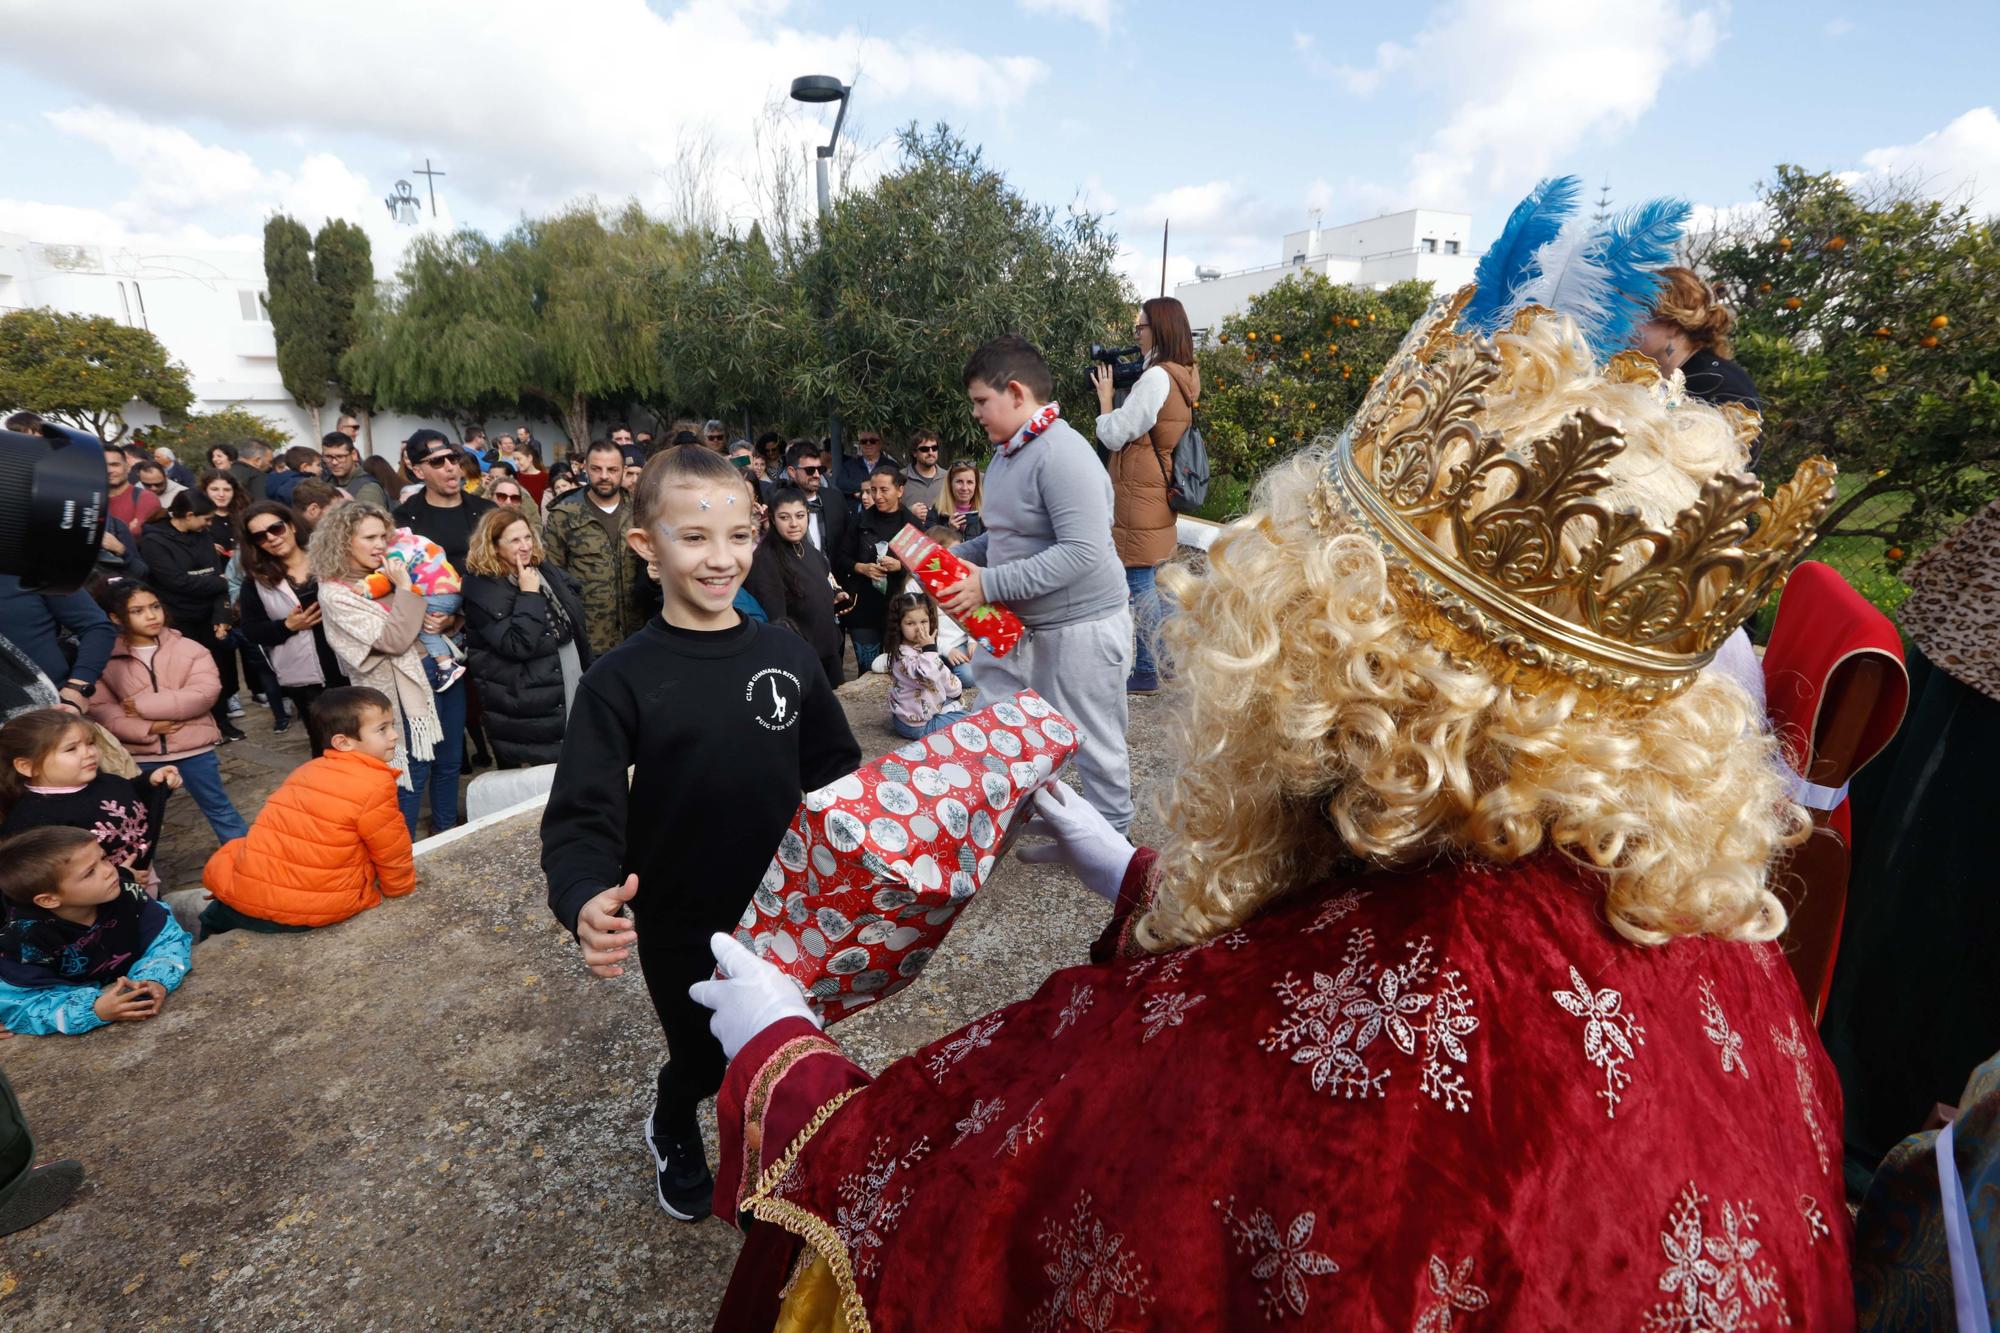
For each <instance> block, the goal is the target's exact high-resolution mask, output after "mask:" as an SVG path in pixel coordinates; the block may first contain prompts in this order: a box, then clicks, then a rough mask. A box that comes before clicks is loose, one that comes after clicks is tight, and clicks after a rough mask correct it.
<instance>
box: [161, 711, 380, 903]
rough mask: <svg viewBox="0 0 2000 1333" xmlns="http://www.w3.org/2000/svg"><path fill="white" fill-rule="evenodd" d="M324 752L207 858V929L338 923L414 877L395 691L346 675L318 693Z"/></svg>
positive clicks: (315, 717) (317, 718) (204, 872)
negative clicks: (400, 792) (402, 802)
mask: <svg viewBox="0 0 2000 1333" xmlns="http://www.w3.org/2000/svg"><path fill="white" fill-rule="evenodd" d="M312 711H313V719H312V720H313V725H314V727H315V728H317V729H318V731H319V734H321V735H322V736H325V737H327V750H326V753H325V754H323V755H321V756H320V757H319V758H317V759H314V760H311V761H310V762H308V763H306V764H303V765H301V766H300V767H299V768H297V769H296V770H294V771H293V773H292V775H291V776H290V777H288V778H286V779H285V783H284V785H283V786H281V787H279V788H278V790H277V791H275V792H273V793H271V799H270V800H269V801H267V802H265V804H264V809H263V811H262V812H261V813H259V814H258V816H257V821H256V823H254V824H252V825H251V826H250V836H249V837H247V838H237V839H235V840H234V841H232V842H230V843H229V844H227V845H226V846H224V847H223V848H222V849H221V850H220V851H218V852H216V853H215V855H213V856H211V857H209V858H208V865H207V866H206V867H204V868H203V870H202V882H203V883H205V884H206V885H207V886H208V891H209V892H210V893H212V894H214V895H215V901H214V902H212V903H210V904H209V905H208V906H207V907H206V908H204V909H203V911H202V914H201V924H202V929H203V932H204V934H205V935H219V934H221V933H222V932H223V931H225V930H238V929H242V930H255V931H264V932H278V931H289V930H310V929H311V928H312V927H314V926H330V925H332V924H334V923H335V922H336V921H345V920H347V918H349V917H351V916H353V915H355V914H356V913H357V912H364V911H366V910H367V909H369V908H371V907H373V906H375V905H376V904H377V903H379V902H381V901H382V899H384V898H385V897H386V898H398V897H401V896H402V895H403V894H406V893H408V892H409V891H410V890H411V889H413V888H415V887H416V882H417V877H416V867H415V864H414V863H413V861H412V859H411V854H410V831H409V828H408V826H407V825H405V824H404V823H403V812H402V810H401V808H400V807H399V806H398V805H397V804H396V770H395V769H393V768H391V767H390V766H389V761H390V759H391V758H393V757H394V756H395V753H396V741H397V739H398V736H399V731H398V723H397V721H396V714H395V710H394V709H392V708H391V707H390V706H389V699H388V696H387V695H385V694H383V693H382V692H381V691H380V690H371V689H368V688H367V687H366V686H360V685H343V686H341V687H339V688H338V689H331V690H328V691H327V692H326V693H325V694H322V695H321V696H320V697H319V698H318V699H316V700H314V701H313V705H312Z"/></svg>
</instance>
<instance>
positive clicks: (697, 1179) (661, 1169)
mask: <svg viewBox="0 0 2000 1333" xmlns="http://www.w3.org/2000/svg"><path fill="white" fill-rule="evenodd" d="M659 1115H660V1108H659V1106H658V1104H657V1103H656V1104H655V1105H654V1107H653V1112H652V1114H651V1115H649V1116H647V1117H646V1150H647V1151H648V1152H650V1153H652V1154H653V1166H654V1168H655V1170H656V1171H657V1172H658V1181H657V1188H656V1190H655V1193H656V1194H657V1196H658V1198H659V1200H660V1207H661V1209H662V1210H663V1211H664V1212H665V1213H666V1215H667V1216H668V1217H671V1218H673V1219H674V1220H675V1221H676V1222H699V1221H701V1220H702V1219H703V1218H705V1217H707V1216H708V1214H709V1211H710V1209H711V1208H712V1206H713V1204H714V1200H715V1175H714V1173H713V1172H711V1171H710V1170H709V1169H708V1153H707V1150H706V1149H704V1148H703V1147H702V1143H701V1135H700V1134H699V1133H697V1134H696V1135H695V1136H694V1137H693V1138H692V1139H690V1140H688V1141H687V1142H686V1143H679V1142H676V1141H674V1140H672V1139H668V1138H664V1137H662V1136H661V1135H660V1134H659V1133H658V1131H657V1124H658V1121H659Z"/></svg>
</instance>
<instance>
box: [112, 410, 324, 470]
mask: <svg viewBox="0 0 2000 1333" xmlns="http://www.w3.org/2000/svg"><path fill="white" fill-rule="evenodd" d="M145 436H146V443H148V444H150V445H152V446H154V447H155V448H158V447H159V446H160V445H165V446H166V447H167V448H169V449H171V450H173V451H174V457H176V458H178V459H180V460H181V462H183V463H185V464H187V465H188V466H189V467H190V468H193V469H194V470H195V471H196V472H197V473H199V472H200V471H201V470H202V469H203V468H205V467H207V466H208V451H209V450H210V449H212V448H214V447H215V446H216V445H218V444H233V445H237V446H239V447H240V446H241V445H242V444H243V442H244V441H245V440H262V441H263V442H264V443H266V444H268V445H270V446H271V448H273V449H283V448H285V447H286V446H287V445H289V444H290V443H291V442H292V435H291V432H290V431H288V430H286V429H285V428H284V427H283V426H280V425H279V424H278V423H277V422H275V421H273V420H271V419H270V418H269V417H264V416H259V415H257V414H256V413H255V412H249V411H245V410H244V409H243V408H241V407H234V406H231V407H225V408H221V409H220V410H218V411H214V412H196V413H193V414H192V415H187V416H182V415H180V414H178V413H176V414H174V415H173V416H172V417H170V418H169V419H168V420H167V422H166V424H165V425H160V426H148V427H146V428H145Z"/></svg>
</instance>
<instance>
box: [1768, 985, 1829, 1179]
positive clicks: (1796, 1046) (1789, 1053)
mask: <svg viewBox="0 0 2000 1333" xmlns="http://www.w3.org/2000/svg"><path fill="white" fill-rule="evenodd" d="M1771 1042H1772V1044H1773V1045H1775V1046H1776V1047H1777V1048H1778V1053H1779V1054H1780V1055H1783V1056H1786V1057H1788V1058H1789V1059H1790V1060H1791V1062H1792V1082H1793V1086H1795V1087H1796V1088H1797V1089H1798V1092H1799V1113H1800V1114H1801V1115H1803V1116H1805V1118H1806V1128H1807V1129H1809V1130H1811V1131H1812V1141H1813V1151H1814V1152H1815V1153H1818V1154H1819V1169H1820V1170H1822V1171H1824V1170H1826V1136H1825V1135H1823V1134H1821V1133H1820V1128H1819V1116H1818V1115H1817V1114H1816V1113H1815V1111H1814V1108H1815V1106H1817V1104H1818V1102H1819V1098H1818V1097H1817V1096H1815V1095H1814V1089H1813V1076H1812V1065H1811V1064H1810V1061H1811V1059H1812V1048H1811V1047H1810V1046H1807V1045H1806V1039H1805V1036H1804V1034H1802V1033H1801V1032H1800V1031H1799V1017H1798V1015H1797V1014H1793V1015H1792V1030H1791V1031H1790V1032H1789V1033H1785V1032H1780V1031H1778V1029H1777V1028H1775V1027H1774V1028H1772V1029H1771Z"/></svg>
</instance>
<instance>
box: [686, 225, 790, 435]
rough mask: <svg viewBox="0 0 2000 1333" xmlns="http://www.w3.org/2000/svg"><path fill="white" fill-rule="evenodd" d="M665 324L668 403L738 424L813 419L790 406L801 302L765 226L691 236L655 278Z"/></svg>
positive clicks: (788, 422)
mask: <svg viewBox="0 0 2000 1333" xmlns="http://www.w3.org/2000/svg"><path fill="white" fill-rule="evenodd" d="M653 284H654V288H655V291H656V298H657V301H658V305H659V311H660V316H661V337H660V360H661V376H662V380H663V383H664V385H665V387H666V398H667V400H668V401H664V402H661V403H660V404H658V406H659V407H660V408H661V409H662V410H661V411H660V413H659V415H660V416H662V417H663V418H664V417H666V416H670V415H672V404H673V403H685V404H690V405H692V406H693V410H694V411H695V412H696V413H697V414H699V415H701V416H704V417H705V416H708V415H710V414H711V413H712V414H714V415H717V416H720V417H722V418H724V419H729V420H734V419H736V418H738V417H740V416H741V415H742V414H743V413H744V412H746V411H747V412H748V413H749V414H750V415H751V417H752V418H753V419H755V420H758V421H770V422H776V421H785V422H786V424H788V425H798V424H801V423H802V422H803V421H804V420H806V418H805V416H804V415H803V414H802V413H800V412H799V411H798V410H797V408H796V406H795V405H793V404H790V403H788V402H787V401H786V398H785V392H784V389H785V382H784V378H783V377H782V376H781V375H780V374H778V373H777V372H776V370H775V367H777V366H780V365H782V364H784V358H785V357H786V356H787V355H788V351H787V349H788V347H789V345H790V340H791V339H792V338H793V337H794V336H795V335H796V332H797V330H798V329H799V328H800V327H801V322H800V320H799V317H798V306H799V298H798V293H797V291H796V290H795V289H794V287H793V285H792V284H791V283H789V282H788V281H787V280H786V277H785V275H784V274H783V273H782V272H781V271H780V269H779V266H778V260H777V258H776V256H774V255H773V254H772V253H771V248H770V246H769V245H768V244H766V243H765V240H764V233H763V230H762V229H761V228H760V227H757V226H754V225H753V226H752V227H751V229H750V233H749V235H748V236H746V237H744V238H743V239H741V240H738V239H737V238H735V237H733V236H718V235H713V234H684V235H683V236H681V237H679V238H678V244H677V245H676V246H675V247H674V256H673V262H671V263H668V264H664V265H662V266H661V267H660V268H659V269H658V270H656V271H655V273H654V275H653Z"/></svg>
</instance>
